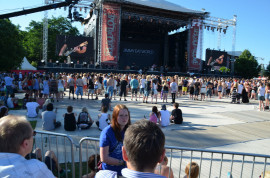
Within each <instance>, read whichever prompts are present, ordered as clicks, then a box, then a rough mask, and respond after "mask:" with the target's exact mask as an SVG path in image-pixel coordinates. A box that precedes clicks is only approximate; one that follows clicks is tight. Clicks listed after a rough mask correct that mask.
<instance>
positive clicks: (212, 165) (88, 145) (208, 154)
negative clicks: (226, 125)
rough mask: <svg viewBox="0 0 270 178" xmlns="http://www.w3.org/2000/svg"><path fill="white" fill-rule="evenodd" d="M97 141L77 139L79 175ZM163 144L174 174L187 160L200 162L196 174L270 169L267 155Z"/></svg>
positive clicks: (237, 177)
mask: <svg viewBox="0 0 270 178" xmlns="http://www.w3.org/2000/svg"><path fill="white" fill-rule="evenodd" d="M98 142H99V139H97V138H91V137H85V138H82V139H81V140H80V142H79V146H80V155H79V159H80V174H79V175H80V177H82V175H83V174H88V173H89V171H88V165H87V161H88V158H89V156H91V155H92V154H99V144H98ZM165 148H166V156H167V157H168V166H169V167H170V168H171V170H172V171H173V174H174V177H179V178H180V177H184V176H185V168H186V165H187V164H188V163H190V162H196V163H197V164H198V165H199V170H200V171H199V178H207V177H209V178H211V177H214V178H217V177H218V178H223V177H231V176H232V177H233V178H248V177H251V178H252V177H256V178H257V177H259V176H260V175H261V174H263V176H262V178H264V177H265V171H266V170H270V169H267V168H269V165H270V163H269V158H270V155H262V154H250V153H240V152H230V151H217V150H207V149H193V148H184V147H172V146H165ZM96 165H97V163H96ZM171 170H170V171H171ZM190 172H191V171H190ZM169 175H170V173H169Z"/></svg>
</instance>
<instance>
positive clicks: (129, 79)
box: [0, 73, 270, 110]
mask: <svg viewBox="0 0 270 178" xmlns="http://www.w3.org/2000/svg"><path fill="white" fill-rule="evenodd" d="M0 84H1V85H0V92H1V91H2V92H4V91H5V93H6V96H3V97H2V96H1V100H2V101H4V102H5V103H7V100H8V99H9V98H8V96H9V95H10V94H11V93H13V91H25V92H26V93H27V94H28V95H29V98H30V99H31V98H34V99H37V98H38V96H40V94H42V95H43V96H42V97H44V98H45V99H47V98H51V99H52V101H54V100H56V101H59V100H61V99H63V98H64V97H65V91H68V93H69V94H68V98H69V99H74V100H75V99H79V98H80V99H83V96H84V95H86V96H87V98H88V99H92V100H98V97H99V95H104V94H105V93H107V94H108V98H109V99H111V100H112V99H113V100H116V99H119V100H120V101H121V100H122V98H123V99H124V101H127V95H129V94H130V100H131V101H138V102H143V103H152V104H157V103H167V102H168V97H169V96H170V98H171V102H172V103H174V102H175V99H176V98H179V97H182V96H183V95H189V98H190V99H191V100H200V101H204V100H206V99H208V100H211V98H212V96H217V97H218V98H219V99H222V98H227V97H231V98H232V100H231V101H232V103H241V102H243V103H248V102H249V100H250V99H258V100H259V101H261V102H259V103H260V106H261V107H260V109H261V110H264V109H265V108H269V93H270V82H269V80H268V81H267V80H266V79H265V80H258V79H236V78H213V77H199V78H196V77H183V76H182V77H181V76H177V75H175V76H162V75H161V76H160V75H143V74H112V73H110V74H100V73H74V74H70V73H55V74H54V73H34V74H33V73H26V74H25V75H23V74H21V73H19V75H17V74H15V73H12V74H3V73H0ZM199 95H200V97H199ZM11 101H12V103H13V105H14V106H11V107H16V106H17V103H16V97H10V99H9V103H11ZM264 101H265V102H264ZM109 109H111V108H109Z"/></svg>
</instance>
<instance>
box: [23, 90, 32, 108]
mask: <svg viewBox="0 0 270 178" xmlns="http://www.w3.org/2000/svg"><path fill="white" fill-rule="evenodd" d="M28 102H30V98H29V94H28V93H25V95H24V98H23V106H22V108H23V109H26V103H28Z"/></svg>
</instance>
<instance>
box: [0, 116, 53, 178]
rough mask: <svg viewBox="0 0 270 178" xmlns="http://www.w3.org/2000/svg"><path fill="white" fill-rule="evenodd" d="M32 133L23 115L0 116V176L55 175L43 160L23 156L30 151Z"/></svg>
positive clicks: (37, 177) (50, 176)
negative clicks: (27, 158)
mask: <svg viewBox="0 0 270 178" xmlns="http://www.w3.org/2000/svg"><path fill="white" fill-rule="evenodd" d="M33 133H34V132H33V129H32V127H31V125H30V123H29V122H28V121H27V120H26V119H25V117H23V116H14V115H8V116H5V117H3V118H1V120H0V177H34V178H39V177H47V178H54V177H55V176H54V175H53V174H52V172H51V171H50V170H49V169H48V168H47V166H46V165H45V164H44V163H43V162H40V161H39V160H36V159H31V160H26V159H25V158H24V157H25V156H26V155H27V154H29V153H30V152H31V151H32V147H33Z"/></svg>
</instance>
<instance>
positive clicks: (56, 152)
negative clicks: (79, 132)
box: [33, 131, 76, 178]
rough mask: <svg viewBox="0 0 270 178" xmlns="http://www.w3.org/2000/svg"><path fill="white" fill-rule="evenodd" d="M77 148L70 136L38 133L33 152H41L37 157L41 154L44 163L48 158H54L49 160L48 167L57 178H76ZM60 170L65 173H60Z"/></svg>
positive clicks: (44, 132)
mask: <svg viewBox="0 0 270 178" xmlns="http://www.w3.org/2000/svg"><path fill="white" fill-rule="evenodd" d="M75 146H76V145H75V144H74V142H73V139H72V138H71V137H70V136H69V135H66V134H60V133H54V132H46V131H36V135H35V137H34V143H33V150H36V151H37V152H39V153H36V154H35V155H36V156H38V154H40V157H41V159H42V161H43V162H46V160H45V157H46V156H49V157H51V158H52V159H49V164H48V165H49V169H51V170H52V172H53V173H54V175H55V176H56V177H72V178H75V164H74V163H75V161H74V154H75V150H74V147H75ZM47 163H48V162H47ZM60 169H63V170H64V172H62V171H61V172H60ZM68 174H69V175H68Z"/></svg>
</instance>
